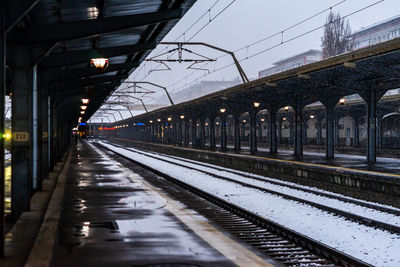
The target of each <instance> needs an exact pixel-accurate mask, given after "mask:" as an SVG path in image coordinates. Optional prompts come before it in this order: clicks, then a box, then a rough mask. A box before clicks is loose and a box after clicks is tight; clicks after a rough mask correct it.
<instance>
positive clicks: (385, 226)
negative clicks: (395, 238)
mask: <svg viewBox="0 0 400 267" xmlns="http://www.w3.org/2000/svg"><path fill="white" fill-rule="evenodd" d="M112 145H114V146H119V147H121V148H123V149H126V150H129V151H132V152H135V153H139V154H142V155H145V156H148V157H151V158H154V159H158V160H163V161H164V162H167V163H170V164H174V165H176V166H180V167H183V168H188V169H191V170H195V171H199V172H202V173H204V174H207V175H209V176H212V177H215V178H218V179H222V180H226V181H229V182H233V183H237V184H240V185H242V186H244V187H248V188H252V189H256V190H260V191H263V192H265V193H269V194H273V195H277V196H280V197H283V198H285V199H289V200H293V201H297V202H300V203H304V204H307V205H310V206H313V207H316V208H318V209H320V210H323V211H326V212H329V213H332V214H336V215H338V216H343V217H345V218H346V219H348V220H350V221H353V222H357V223H360V224H363V225H366V226H369V227H375V228H379V229H381V230H385V231H390V232H392V233H396V234H400V227H399V226H397V225H392V224H389V223H385V222H382V221H378V220H374V219H371V218H368V217H364V216H360V215H357V214H354V213H352V212H348V211H345V210H341V209H338V208H333V207H330V206H328V205H324V204H321V203H318V202H315V201H310V200H307V199H304V198H300V197H296V196H292V195H289V194H286V193H282V192H279V191H277V190H271V189H268V188H265V187H261V186H257V185H254V184H250V183H248V182H244V181H239V180H237V179H232V178H229V177H227V176H224V175H219V174H216V173H214V172H212V171H210V170H208V171H207V170H205V169H204V167H205V168H209V169H213V170H218V171H224V172H226V171H227V170H226V169H223V168H218V167H214V166H213V167H210V165H209V164H202V163H198V162H193V161H190V160H186V159H181V158H177V157H173V156H170V155H164V154H160V153H156V152H143V151H139V150H137V149H131V148H127V147H122V146H120V145H117V144H112ZM166 158H170V159H174V160H177V161H179V163H178V162H176V161H173V160H167V159H166ZM180 162H186V163H189V165H188V164H182V163H180ZM193 165H195V166H193ZM229 173H234V174H237V175H240V176H243V177H246V178H249V179H253V180H257V181H262V182H267V183H272V184H277V185H280V186H284V187H288V188H291V189H295V190H299V191H304V192H307V193H312V194H317V195H320V196H324V197H329V198H332V199H336V200H339V201H344V202H346V203H351V204H354V205H359V206H362V207H366V208H370V209H375V210H378V211H382V212H386V213H389V214H393V215H397V216H399V215H400V211H399V210H396V209H391V208H387V207H383V206H379V205H374V204H372V203H367V202H363V201H358V200H355V199H349V198H345V197H341V196H338V195H335V194H329V193H325V192H320V191H317V190H311V189H307V188H304V187H300V186H295V185H288V184H285V183H282V182H278V181H271V180H270V179H268V180H267V179H265V178H260V177H258V176H256V175H251V174H243V173H242V172H236V171H233V170H229Z"/></svg>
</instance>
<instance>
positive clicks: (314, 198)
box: [129, 148, 400, 227]
mask: <svg viewBox="0 0 400 267" xmlns="http://www.w3.org/2000/svg"><path fill="white" fill-rule="evenodd" d="M129 150H131V151H137V152H139V153H144V154H146V155H147V154H148V155H151V156H153V157H154V156H155V157H157V158H160V159H163V160H168V161H170V162H176V163H179V164H182V165H185V166H188V167H191V168H196V169H198V170H199V171H206V172H209V173H213V174H216V175H220V176H223V177H227V178H230V179H233V180H236V181H240V182H246V183H248V184H251V185H255V186H259V187H261V188H266V189H269V190H273V191H276V192H280V193H284V194H287V195H291V196H295V197H297V198H301V199H306V200H308V201H311V202H314V203H318V204H323V205H326V206H329V207H333V208H336V209H340V210H344V211H347V212H350V213H353V214H356V215H359V216H363V217H366V218H369V219H372V220H377V221H381V222H384V223H388V224H392V225H396V226H399V227H400V217H399V216H396V215H393V214H389V213H386V212H381V211H377V210H375V209H371V208H367V207H363V206H360V205H356V204H352V203H348V202H343V201H341V200H337V199H334V198H329V197H325V196H319V195H316V194H313V193H308V192H304V191H301V190H296V189H292V188H288V187H284V186H280V185H275V184H272V183H268V182H267V180H266V181H265V182H264V181H259V180H254V179H251V178H248V177H243V176H241V175H237V174H233V173H231V172H229V170H228V169H227V170H226V171H219V170H216V169H214V168H211V167H209V168H208V167H205V166H199V165H197V164H196V163H188V162H183V161H181V160H179V159H176V158H171V157H167V156H162V155H159V154H158V155H156V154H154V153H151V152H143V151H140V150H137V149H134V148H129ZM262 178H264V177H262ZM393 209H395V208H393Z"/></svg>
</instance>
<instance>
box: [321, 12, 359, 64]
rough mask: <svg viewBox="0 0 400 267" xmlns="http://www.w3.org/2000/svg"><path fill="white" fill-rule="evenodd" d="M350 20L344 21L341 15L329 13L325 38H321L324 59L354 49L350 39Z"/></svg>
mask: <svg viewBox="0 0 400 267" xmlns="http://www.w3.org/2000/svg"><path fill="white" fill-rule="evenodd" d="M350 34H351V28H350V24H349V20H345V19H343V18H342V17H341V16H340V14H339V13H337V14H335V13H333V12H332V11H331V12H329V15H328V17H327V18H326V23H325V30H324V36H323V37H322V38H321V41H322V44H321V47H322V56H323V58H328V57H332V56H335V55H338V54H341V53H345V52H347V51H349V50H351V49H352V48H353V41H352V38H350Z"/></svg>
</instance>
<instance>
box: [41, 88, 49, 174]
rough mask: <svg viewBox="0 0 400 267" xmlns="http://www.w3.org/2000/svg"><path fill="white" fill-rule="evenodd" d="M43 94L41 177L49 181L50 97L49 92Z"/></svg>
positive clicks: (43, 91) (44, 91)
mask: <svg viewBox="0 0 400 267" xmlns="http://www.w3.org/2000/svg"><path fill="white" fill-rule="evenodd" d="M41 91H42V93H41V95H40V98H41V105H40V108H41V112H40V113H41V118H40V119H41V123H40V124H41V128H42V132H41V133H40V132H39V138H41V139H42V143H41V146H42V149H41V150H42V152H41V154H42V160H41V167H40V169H41V171H40V172H41V176H42V180H43V179H47V178H49V140H48V136H49V134H48V132H49V129H48V126H49V122H48V116H49V114H48V109H49V97H48V96H47V90H43V89H42V90H41Z"/></svg>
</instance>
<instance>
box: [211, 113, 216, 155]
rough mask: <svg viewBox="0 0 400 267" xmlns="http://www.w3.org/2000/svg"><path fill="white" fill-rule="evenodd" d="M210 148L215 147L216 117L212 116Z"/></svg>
mask: <svg viewBox="0 0 400 267" xmlns="http://www.w3.org/2000/svg"><path fill="white" fill-rule="evenodd" d="M210 148H211V149H215V117H210Z"/></svg>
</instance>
